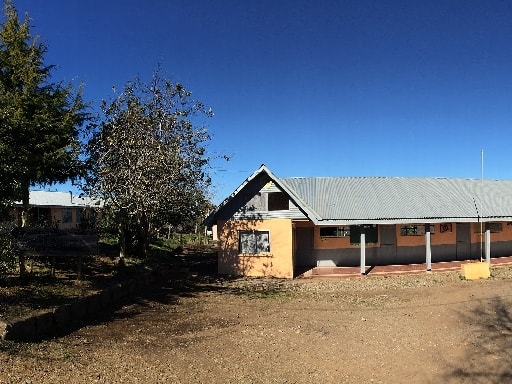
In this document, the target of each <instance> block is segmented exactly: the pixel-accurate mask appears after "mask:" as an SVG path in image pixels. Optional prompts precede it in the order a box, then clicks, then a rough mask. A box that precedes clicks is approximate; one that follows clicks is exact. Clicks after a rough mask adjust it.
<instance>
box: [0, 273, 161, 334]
mask: <svg viewBox="0 0 512 384" xmlns="http://www.w3.org/2000/svg"><path fill="white" fill-rule="evenodd" d="M168 273H169V271H166V270H159V271H158V272H153V273H151V272H148V273H145V274H144V275H142V276H140V277H137V278H135V279H129V280H126V281H123V282H120V283H117V284H115V285H113V286H112V287H110V288H106V289H104V290H102V291H100V292H96V293H92V294H90V295H88V296H84V297H80V298H78V299H76V300H74V301H73V302H71V303H68V304H63V305H61V306H59V307H56V308H53V309H48V310H45V311H41V312H38V313H34V314H31V315H30V316H27V317H24V318H20V319H16V320H13V321H8V322H2V321H0V340H12V341H33V340H41V339H43V338H44V337H47V336H50V335H53V334H55V333H57V332H59V331H62V330H64V329H66V328H68V327H69V326H70V325H71V324H73V323H78V322H81V321H83V320H84V319H86V318H92V317H93V316H94V315H96V314H97V313H98V312H100V311H101V310H105V309H108V308H110V307H111V306H112V305H114V304H116V303H118V302H120V301H121V300H124V299H127V298H129V297H133V296H135V295H136V294H137V293H141V292H143V291H144V290H146V289H147V288H149V287H151V286H152V285H154V284H155V283H156V282H157V281H158V280H159V279H161V278H163V277H166V276H168Z"/></svg>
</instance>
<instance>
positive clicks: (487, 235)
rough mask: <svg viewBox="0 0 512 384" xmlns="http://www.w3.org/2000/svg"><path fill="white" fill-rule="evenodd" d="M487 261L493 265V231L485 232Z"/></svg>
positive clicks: (487, 230)
mask: <svg viewBox="0 0 512 384" xmlns="http://www.w3.org/2000/svg"><path fill="white" fill-rule="evenodd" d="M485 261H486V262H487V264H489V265H491V230H490V229H489V228H487V229H486V230H485Z"/></svg>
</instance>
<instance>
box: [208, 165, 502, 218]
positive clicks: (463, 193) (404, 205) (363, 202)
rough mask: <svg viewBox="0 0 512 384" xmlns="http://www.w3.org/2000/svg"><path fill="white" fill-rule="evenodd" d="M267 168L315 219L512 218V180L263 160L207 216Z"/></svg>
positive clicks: (272, 176) (272, 177) (304, 210)
mask: <svg viewBox="0 0 512 384" xmlns="http://www.w3.org/2000/svg"><path fill="white" fill-rule="evenodd" d="M262 172H265V173H267V174H268V176H269V177H270V179H271V180H273V181H274V182H275V183H276V184H277V185H279V187H280V188H281V189H282V190H283V191H284V192H286V193H287V194H288V195H289V196H290V198H291V199H292V200H293V201H294V202H295V204H296V205H297V206H298V207H299V208H300V209H301V210H302V211H303V212H304V213H305V214H306V216H307V217H308V218H309V219H310V220H312V221H313V222H314V223H315V224H323V225H339V224H343V223H348V224H364V223H367V224H373V223H380V224H382V223H386V224H398V223H418V222H430V223H434V222H443V221H448V220H450V221H457V222H476V221H495V220H503V221H512V180H478V179H460V178H459V179H457V178H414V177H411V178H407V177H293V178H279V177H277V176H276V175H274V174H273V173H272V172H271V171H270V169H268V168H267V167H266V166H265V165H264V164H262V165H261V167H260V168H259V169H257V170H256V171H255V172H254V173H253V174H252V175H251V176H250V177H249V178H248V179H246V180H245V181H244V182H243V183H242V185H240V186H239V187H238V188H237V189H236V190H235V191H234V192H233V193H232V194H231V195H230V196H229V197H227V198H226V199H225V200H224V201H223V202H222V204H220V205H219V207H217V209H216V210H215V211H214V212H212V213H211V214H210V216H209V217H208V218H207V220H205V222H207V223H210V224H211V223H212V222H213V221H215V220H216V217H217V214H218V212H219V211H220V210H222V209H223V207H224V206H225V205H226V203H227V202H228V201H230V200H231V199H233V197H234V196H236V195H237V194H238V193H239V192H240V191H241V190H243V189H244V188H245V186H246V185H247V183H248V182H249V181H250V180H252V179H254V178H255V177H257V176H258V175H259V174H260V173H262Z"/></svg>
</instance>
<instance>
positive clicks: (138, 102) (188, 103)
mask: <svg viewBox="0 0 512 384" xmlns="http://www.w3.org/2000/svg"><path fill="white" fill-rule="evenodd" d="M102 111H103V113H104V115H105V118H104V120H103V122H102V123H101V124H100V127H99V130H98V131H97V132H96V133H95V134H94V135H93V137H92V139H91V140H90V141H89V143H88V152H89V165H90V172H89V175H88V177H87V179H86V187H85V190H86V191H88V193H90V194H92V195H95V196H98V197H101V198H102V199H104V202H105V205H108V206H111V207H112V208H114V209H115V211H116V212H117V223H118V225H119V237H120V255H119V256H120V260H121V261H122V259H123V257H124V256H125V244H124V223H125V219H126V218H127V217H128V216H133V217H135V218H136V222H137V224H138V230H139V235H140V239H141V242H142V245H143V250H144V256H147V251H148V249H149V240H150V235H151V234H152V233H153V232H154V230H156V229H157V228H156V226H158V225H161V224H162V222H167V223H169V222H170V221H175V222H179V221H180V220H185V219H187V218H189V217H191V216H192V217H193V216H194V215H196V214H198V212H196V210H200V209H201V208H202V207H203V206H204V201H205V200H206V196H207V190H208V187H209V184H210V178H209V176H208V172H207V166H208V164H209V158H208V157H207V156H206V143H207V142H208V141H209V140H210V135H209V134H208V132H207V130H206V128H205V127H204V126H203V125H201V124H199V125H196V124H195V122H196V121H198V120H200V117H201V116H203V117H211V116H213V113H212V111H211V109H208V108H206V107H205V105H204V104H202V103H201V102H197V101H194V100H193V99H192V97H191V93H190V92H189V91H187V90H186V89H185V88H184V87H183V86H182V85H181V84H179V83H172V82H170V81H168V80H166V79H164V78H163V77H162V75H161V72H160V70H156V71H155V73H154V75H153V77H152V81H151V83H149V84H146V83H144V82H142V81H141V80H140V79H139V78H137V79H135V81H133V82H128V83H127V84H126V85H125V87H124V89H123V91H122V92H121V93H120V94H119V95H117V97H116V98H115V99H114V100H113V101H111V102H105V101H104V102H103V104H102ZM173 224H174V223H173Z"/></svg>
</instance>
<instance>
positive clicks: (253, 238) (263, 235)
mask: <svg viewBox="0 0 512 384" xmlns="http://www.w3.org/2000/svg"><path fill="white" fill-rule="evenodd" d="M266 252H270V232H269V231H239V232H238V253H246V254H253V255H254V254H258V253H266Z"/></svg>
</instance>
